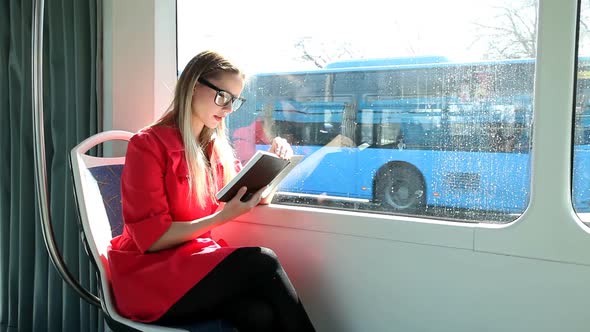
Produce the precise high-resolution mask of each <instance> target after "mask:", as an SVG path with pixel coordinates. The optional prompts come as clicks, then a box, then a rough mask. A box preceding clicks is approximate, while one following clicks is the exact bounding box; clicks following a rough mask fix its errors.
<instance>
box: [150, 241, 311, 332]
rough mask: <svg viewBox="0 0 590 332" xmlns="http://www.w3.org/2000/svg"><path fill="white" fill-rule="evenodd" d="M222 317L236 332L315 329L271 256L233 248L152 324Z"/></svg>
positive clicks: (254, 249)
mask: <svg viewBox="0 0 590 332" xmlns="http://www.w3.org/2000/svg"><path fill="white" fill-rule="evenodd" d="M211 319H223V320H227V321H228V322H230V323H232V324H233V325H234V326H235V327H236V328H238V330H239V331H240V332H249V331H256V332H262V331H280V332H283V331H284V332H289V331H298V332H306V331H315V329H314V327H313V325H312V324H311V321H310V320H309V317H308V316H307V313H306V312H305V309H304V308H303V305H302V304H301V301H300V300H299V297H298V296H297V293H296V292H295V289H294V288H293V285H292V284H291V282H290V281H289V278H288V277H287V274H286V273H285V271H284V270H283V268H282V267H281V264H280V263H279V261H278V259H277V256H276V255H275V253H274V252H273V251H272V250H270V249H266V248H259V247H244V248H238V249H236V250H235V251H234V252H232V253H231V254H230V255H228V256H227V257H226V258H225V259H224V260H223V261H222V262H221V263H219V264H218V265H217V266H216V267H215V268H214V269H213V270H212V271H211V272H209V274H207V275H206V276H205V277H204V278H203V279H202V280H201V281H199V282H198V283H197V284H196V285H195V286H194V287H193V288H191V289H190V290H189V291H188V292H187V293H186V294H184V295H183V297H182V298H181V299H180V300H178V302H176V303H175V304H174V305H173V306H172V307H171V308H170V309H168V311H167V312H166V313H165V314H164V315H163V316H162V317H161V318H160V319H158V320H157V321H156V323H158V324H163V325H171V324H184V323H188V322H192V321H197V320H211Z"/></svg>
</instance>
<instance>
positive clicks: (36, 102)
mask: <svg viewBox="0 0 590 332" xmlns="http://www.w3.org/2000/svg"><path fill="white" fill-rule="evenodd" d="M43 11H44V1H43V0H33V31H32V43H33V45H32V66H33V71H32V73H33V80H32V81H33V91H32V92H33V93H32V97H33V134H34V144H33V150H34V152H35V187H36V188H35V189H36V190H35V193H36V198H37V202H38V204H39V215H40V219H41V230H42V233H43V239H44V240H45V247H46V248H47V252H48V253H49V258H50V259H51V262H52V263H53V265H54V266H55V268H56V269H57V271H58V272H59V274H60V275H61V277H62V279H63V280H65V281H66V282H67V283H68V284H69V285H70V286H71V287H72V288H74V290H75V291H76V292H77V293H78V294H79V295H80V297H82V298H83V299H84V300H86V302H88V303H90V304H93V305H95V306H98V307H100V300H99V299H98V297H97V296H96V295H94V294H92V293H90V292H89V291H88V290H86V289H85V288H84V287H82V285H80V283H79V282H78V281H77V280H76V279H75V278H74V277H73V276H72V274H71V273H70V271H68V269H67V267H66V265H65V263H64V261H63V258H62V257H61V255H60V253H59V249H58V247H57V245H56V243H55V237H54V234H53V227H52V226H51V218H50V214H49V205H48V202H49V200H48V191H47V173H46V165H47V162H46V160H45V138H44V137H45V136H44V130H43V129H44V128H43V53H42V52H43Z"/></svg>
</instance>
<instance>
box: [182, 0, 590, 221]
mask: <svg viewBox="0 0 590 332" xmlns="http://www.w3.org/2000/svg"><path fill="white" fill-rule="evenodd" d="M177 4H178V6H177V9H178V64H179V71H181V70H182V68H183V67H184V66H185V65H186V63H187V62H188V61H189V60H190V58H191V57H192V56H194V55H195V54H196V53H198V52H200V51H202V50H205V49H212V50H216V51H218V52H220V53H222V54H224V55H226V56H227V57H229V58H230V59H231V60H233V61H234V62H236V63H237V64H238V65H239V66H240V67H241V68H243V70H244V71H245V72H246V74H247V75H248V82H247V84H246V86H245V88H244V91H243V93H242V96H243V97H245V98H246V99H247V102H246V104H244V105H243V106H242V108H241V109H240V110H239V111H238V112H236V113H234V114H232V115H230V116H229V117H228V118H227V121H228V128H229V135H230V137H231V138H232V142H233V144H234V147H235V148H236V150H237V154H238V157H239V158H240V159H241V160H242V161H244V162H245V161H247V160H248V158H250V156H252V154H253V153H254V151H255V150H256V149H265V150H266V149H268V144H269V142H270V140H271V139H272V137H275V136H281V137H284V138H286V139H287V140H288V141H289V142H290V143H291V144H292V146H293V148H294V151H295V153H296V154H302V155H304V156H305V159H304V160H303V161H302V162H301V164H300V165H298V166H297V168H296V169H295V170H294V171H293V173H292V174H291V175H290V176H289V177H288V178H286V179H285V180H284V181H283V182H282V184H281V187H280V193H279V194H278V195H277V196H276V197H275V203H281V204H296V205H307V206H321V207H325V208H331V209H348V210H358V211H366V212H372V213H380V214H403V215H416V216H428V217H435V218H442V219H448V220H457V221H467V222H490V223H503V222H508V221H512V220H514V219H515V218H516V217H517V216H518V215H520V214H521V213H522V212H523V211H524V210H525V209H526V207H527V205H528V203H529V192H530V164H531V163H530V152H531V132H532V121H531V119H532V115H533V109H534V108H533V82H534V64H535V49H536V45H535V40H536V13H537V2H536V1H530V0H518V1H515V0H481V1H468V0H449V1H444V2H443V1H435V0H416V1H409V2H401V3H400V2H396V3H395V5H394V4H392V3H391V1H385V0H367V1H363V2H362V3H353V2H352V3H346V2H339V3H335V2H332V1H317V0H315V1H311V0H300V1H297V2H293V3H285V2H281V3H280V4H279V3H277V2H275V1H262V0H253V1H246V2H244V1H228V2H225V3H224V7H225V8H228V9H229V10H226V11H224V13H223V17H218V16H217V15H212V14H215V13H218V12H219V11H218V4H215V3H213V2H201V1H199V2H197V1H190V0H178V1H177ZM261 8H263V9H264V10H261ZM425 8H428V10H425ZM514 40H518V41H519V42H514ZM588 183H590V181H588ZM586 204H588V203H587V202H586Z"/></svg>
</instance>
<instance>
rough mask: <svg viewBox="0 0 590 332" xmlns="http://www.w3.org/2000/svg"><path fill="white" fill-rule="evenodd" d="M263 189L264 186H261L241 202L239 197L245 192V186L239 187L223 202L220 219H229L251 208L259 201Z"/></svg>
mask: <svg viewBox="0 0 590 332" xmlns="http://www.w3.org/2000/svg"><path fill="white" fill-rule="evenodd" d="M265 189H266V187H262V188H261V189H260V190H258V191H257V192H255V193H254V194H253V195H252V197H250V199H249V200H247V201H245V202H242V201H241V199H242V197H243V196H244V195H245V194H246V191H247V189H246V187H242V188H240V190H238V192H237V193H236V195H235V196H234V198H232V199H231V200H230V201H229V202H227V203H225V204H224V206H223V210H221V212H220V215H221V217H222V219H223V220H224V221H229V220H232V219H234V218H236V217H238V216H241V215H242V214H244V213H246V212H249V211H250V210H252V208H254V207H255V206H256V205H258V203H260V199H261V197H262V192H263V191H264V190H265Z"/></svg>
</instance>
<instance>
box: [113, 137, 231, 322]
mask: <svg viewBox="0 0 590 332" xmlns="http://www.w3.org/2000/svg"><path fill="white" fill-rule="evenodd" d="M211 151H212V149H211V146H209V149H208V153H209V154H210V155H211ZM211 158H215V156H211ZM236 165H237V166H236V167H238V168H239V167H240V165H239V163H238V162H236ZM217 171H218V172H219V174H223V169H222V168H219V169H218V170H217ZM217 187H218V188H219V189H220V188H221V184H218V185H217ZM187 197H188V165H187V163H186V159H185V157H184V145H183V143H182V138H181V135H180V131H179V130H178V129H177V128H174V127H154V128H147V129H144V130H142V131H140V132H138V133H137V134H135V135H134V136H133V137H132V138H131V140H130V141H129V144H128V147H127V155H126V161H125V167H124V168H123V174H122V177H121V199H122V204H123V206H122V209H123V219H124V223H125V226H124V229H123V233H122V235H120V236H118V237H116V238H114V239H113V240H112V241H111V248H110V249H109V252H108V256H109V263H110V274H111V283H112V289H113V293H114V297H115V302H116V306H117V310H118V311H119V313H120V314H121V315H123V316H125V317H129V318H131V319H133V320H136V321H142V322H150V321H154V320H156V319H158V318H160V317H161V316H162V315H163V314H164V313H165V312H166V311H167V310H168V309H169V308H170V307H171V306H172V305H173V304H174V303H175V302H176V301H177V300H179V299H180V298H181V297H182V295H184V294H185V293H186V292H187V291H188V290H189V289H190V288H192V287H193V286H194V285H195V284H196V283H198V282H199V281H200V280H201V279H202V278H203V277H204V276H205V275H206V274H207V273H208V272H210V271H211V270H212V269H213V268H214V267H215V266H216V265H217V264H218V263H219V262H221V261H222V260H223V259H224V258H225V257H226V256H227V255H229V254H230V253H231V252H232V251H233V250H234V248H227V247H223V248H222V247H221V246H220V245H218V244H217V243H216V242H215V241H213V240H212V239H211V238H210V234H209V233H207V234H204V235H202V236H200V237H198V238H197V239H195V240H194V241H189V242H187V243H184V244H182V245H180V246H178V247H175V248H171V249H167V250H162V251H158V252H154V253H148V252H146V251H147V249H148V248H149V247H150V246H151V245H152V244H153V243H154V242H155V241H156V240H157V239H159V238H160V236H162V234H164V232H166V230H167V229H168V227H169V226H170V225H171V222H172V221H191V220H194V219H198V218H201V217H205V216H208V215H210V214H212V213H213V212H214V211H215V210H216V209H217V207H218V202H217V201H215V200H210V201H209V202H208V203H207V204H206V207H205V208H201V207H199V205H198V204H196V203H194V204H189V202H188V201H187Z"/></svg>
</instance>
